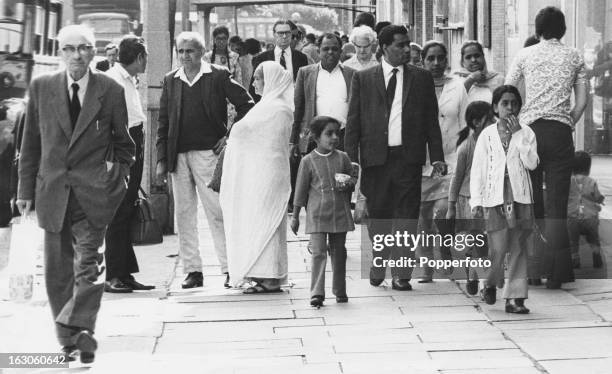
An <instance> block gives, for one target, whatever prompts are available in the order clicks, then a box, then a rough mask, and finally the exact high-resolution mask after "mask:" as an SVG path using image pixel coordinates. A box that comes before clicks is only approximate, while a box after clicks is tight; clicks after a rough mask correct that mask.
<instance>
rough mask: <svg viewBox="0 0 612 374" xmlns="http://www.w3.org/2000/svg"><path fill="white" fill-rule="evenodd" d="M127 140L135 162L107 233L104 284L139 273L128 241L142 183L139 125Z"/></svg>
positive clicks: (140, 126)
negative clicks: (133, 149)
mask: <svg viewBox="0 0 612 374" xmlns="http://www.w3.org/2000/svg"><path fill="white" fill-rule="evenodd" d="M130 136H131V137H132V139H133V140H134V143H136V162H135V163H134V165H132V167H131V168H130V179H129V181H128V188H127V192H126V194H125V197H124V198H123V201H122V202H121V205H119V208H118V209H117V212H116V213H115V216H114V217H113V221H112V222H111V224H110V225H109V226H108V230H107V231H106V238H105V239H106V251H105V252H104V255H105V256H106V280H111V279H113V278H119V279H125V278H128V277H129V276H130V274H132V273H138V261H137V260H136V254H135V253H134V247H133V246H132V240H131V237H130V222H131V220H132V215H133V214H134V202H135V201H136V199H138V187H139V186H140V182H141V181H142V169H143V160H144V154H143V131H142V125H139V126H134V127H132V128H130Z"/></svg>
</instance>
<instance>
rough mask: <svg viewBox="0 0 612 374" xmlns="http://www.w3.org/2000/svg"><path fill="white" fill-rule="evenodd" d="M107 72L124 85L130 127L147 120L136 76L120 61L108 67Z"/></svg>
mask: <svg viewBox="0 0 612 374" xmlns="http://www.w3.org/2000/svg"><path fill="white" fill-rule="evenodd" d="M106 74H107V75H108V76H109V77H111V78H113V79H114V80H115V82H117V83H119V84H120V85H121V86H122V87H123V90H124V93H125V105H126V107H127V114H128V125H129V127H134V126H137V125H140V124H141V123H143V122H145V121H146V120H147V117H146V116H145V114H144V111H143V109H142V103H141V101H140V94H139V93H138V88H137V87H136V78H135V77H132V76H131V75H130V73H128V72H127V70H125V68H124V67H123V66H121V64H119V63H118V64H115V65H113V67H112V68H110V69H108V70H107V71H106Z"/></svg>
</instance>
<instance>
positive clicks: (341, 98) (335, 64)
mask: <svg viewBox="0 0 612 374" xmlns="http://www.w3.org/2000/svg"><path fill="white" fill-rule="evenodd" d="M318 44H319V45H320V48H319V59H320V61H321V62H320V63H318V64H314V65H308V66H305V67H303V68H301V69H300V70H299V71H298V76H297V81H296V82H295V112H294V116H293V129H292V131H291V144H292V146H293V148H292V155H293V156H294V157H296V156H298V155H299V153H302V154H303V153H306V152H307V151H308V143H309V141H308V140H309V139H308V133H309V131H308V124H309V123H310V121H311V120H312V119H313V118H314V117H316V116H330V117H332V118H335V119H337V120H338V122H340V125H341V126H342V128H341V130H340V134H341V140H340V145H339V146H338V149H340V150H343V149H344V148H343V144H344V126H345V125H346V117H347V116H348V98H349V94H350V90H351V80H352V79H353V73H355V70H354V69H351V68H349V67H346V66H343V65H342V64H340V54H341V52H342V40H340V38H339V37H338V35H336V34H331V33H329V34H323V35H321V36H320V37H319V43H318Z"/></svg>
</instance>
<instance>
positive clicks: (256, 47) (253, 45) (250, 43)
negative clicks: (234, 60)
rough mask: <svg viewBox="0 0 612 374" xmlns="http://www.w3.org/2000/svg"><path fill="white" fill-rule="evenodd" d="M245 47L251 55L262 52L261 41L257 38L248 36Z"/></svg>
mask: <svg viewBox="0 0 612 374" xmlns="http://www.w3.org/2000/svg"><path fill="white" fill-rule="evenodd" d="M244 49H246V52H247V53H248V54H251V55H256V54H258V53H259V52H261V43H260V42H259V40H257V39H253V38H248V39H246V40H245V41H244Z"/></svg>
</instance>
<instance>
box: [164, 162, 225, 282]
mask: <svg viewBox="0 0 612 374" xmlns="http://www.w3.org/2000/svg"><path fill="white" fill-rule="evenodd" d="M218 158H219V156H217V155H216V154H214V152H213V151H189V152H184V153H179V154H178V155H177V160H176V170H175V171H174V172H173V173H171V176H172V188H173V189H174V202H175V212H176V220H177V228H178V235H179V246H180V247H179V255H180V257H181V260H182V261H183V271H184V272H185V273H191V272H194V271H200V272H201V271H202V257H201V256H200V243H199V238H198V195H199V196H200V200H201V201H202V206H203V207H204V212H205V214H206V219H207V221H208V226H209V227H210V232H211V234H212V240H213V245H214V247H215V251H216V253H217V258H218V259H219V264H220V265H221V272H222V273H225V272H227V249H226V247H225V230H224V228H223V214H222V212H221V205H220V204H219V193H217V192H214V191H213V190H211V189H210V188H208V187H207V186H206V184H207V183H208V182H210V180H211V178H212V175H213V172H214V170H215V166H216V165H217V159H218Z"/></svg>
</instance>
